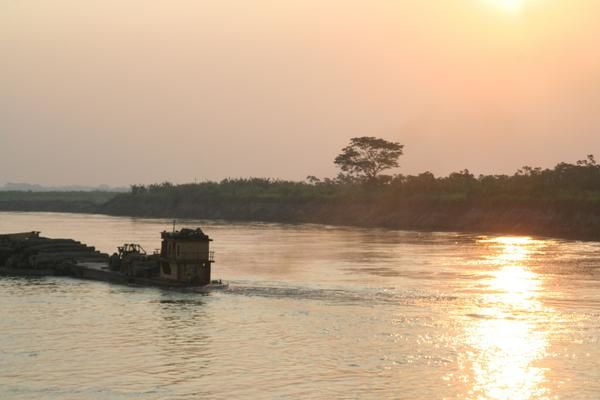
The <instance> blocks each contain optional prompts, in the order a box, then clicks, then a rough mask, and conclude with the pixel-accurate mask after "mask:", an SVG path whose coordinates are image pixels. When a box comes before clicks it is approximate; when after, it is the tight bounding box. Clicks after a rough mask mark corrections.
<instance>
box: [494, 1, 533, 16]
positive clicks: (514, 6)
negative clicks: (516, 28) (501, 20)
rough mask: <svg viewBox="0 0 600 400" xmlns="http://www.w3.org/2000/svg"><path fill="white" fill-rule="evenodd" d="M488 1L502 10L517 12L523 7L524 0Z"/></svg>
mask: <svg viewBox="0 0 600 400" xmlns="http://www.w3.org/2000/svg"><path fill="white" fill-rule="evenodd" d="M487 2H488V3H489V4H491V5H493V6H495V7H496V8H498V9H500V10H502V11H506V12H511V13H517V12H519V11H521V9H522V8H523V3H524V0H487Z"/></svg>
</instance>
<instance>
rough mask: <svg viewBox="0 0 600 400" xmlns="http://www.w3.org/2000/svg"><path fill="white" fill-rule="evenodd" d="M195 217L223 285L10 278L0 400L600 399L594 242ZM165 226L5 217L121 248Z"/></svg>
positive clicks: (8, 227) (4, 281)
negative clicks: (174, 287) (186, 289)
mask: <svg viewBox="0 0 600 400" xmlns="http://www.w3.org/2000/svg"><path fill="white" fill-rule="evenodd" d="M198 225H200V226H202V227H203V229H204V231H205V232H206V233H208V234H209V235H210V236H211V237H212V238H214V242H213V249H214V250H215V252H216V260H217V262H216V263H215V265H214V269H213V278H222V279H224V280H227V281H228V282H229V283H230V287H229V289H228V290H226V291H224V292H213V293H210V294H208V295H200V294H191V293H179V292H171V291H165V290H160V289H154V288H138V287H127V286H118V285H111V284H107V283H101V282H93V281H80V280H75V279H70V278H38V279H31V278H30V279H24V278H9V277H0V398H1V399H61V400H62V399H198V398H206V399H232V398H253V399H254V398H256V399H263V398H265V399H273V398H275V399H283V398H311V399H312V398H328V399H329V398H351V399H373V398H381V399H386V398H393V399H510V400H520V399H558V398H561V399H598V398H600V345H599V343H598V342H599V339H600V271H599V269H598V268H599V267H600V244H599V243H593V242H588V243H586V242H575V241H566V240H553V239H542V238H529V237H508V236H482V235H474V234H459V233H417V232H405V231H390V230H380V229H357V228H344V227H331V226H321V225H279V224H258V223H229V222H222V221H183V220H182V221H178V226H190V227H196V226H198ZM171 228H172V222H171V221H168V220H160V219H133V218H120V217H109V216H100V215H75V214H54V213H5V212H3V213H0V233H7V232H21V231H29V230H39V231H42V235H44V236H48V237H56V238H58V237H69V238H76V239H78V240H81V241H83V242H86V243H88V244H90V245H95V246H96V247H97V248H98V249H100V250H102V251H105V252H111V253H112V252H113V251H114V249H115V248H116V246H118V245H120V244H122V243H125V242H137V243H140V244H141V245H142V246H144V247H145V248H146V250H149V251H151V250H154V249H155V248H157V247H159V241H160V235H159V232H160V231H162V230H169V229H171Z"/></svg>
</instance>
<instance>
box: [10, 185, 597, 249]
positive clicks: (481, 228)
mask: <svg viewBox="0 0 600 400" xmlns="http://www.w3.org/2000/svg"><path fill="white" fill-rule="evenodd" d="M0 211H45V212H69V213H94V214H104V215H112V216H130V217H150V218H192V219H221V220H230V221H260V222H278V223H319V224H328V225H344V226H357V227H383V228H389V229H399V230H417V231H456V232H485V233H496V234H513V235H535V236H545V237H555V238H565V239H578V240H594V241H598V240H600V210H599V208H598V206H597V205H596V203H595V202H590V201H586V200H579V201H576V200H574V199H571V200H570V201H563V202H543V201H540V200H538V201H536V202H532V201H531V199H529V200H527V199H495V200H490V201H486V202H484V201H481V200H480V201H477V200H473V199H468V198H456V197H454V198H453V197H447V198H439V197H435V198H434V197H429V198H427V197H418V196H417V197H405V198H403V199H396V201H395V202H394V203H393V204H389V203H386V202H385V201H383V200H382V199H380V198H371V199H366V198H361V199H359V198H346V197H342V198H336V197H334V198H328V199H327V198H322V199H318V200H315V199H295V200H293V201H291V200H290V199H287V200H284V201H282V200H281V199H272V198H271V199H269V198H254V199H248V198H245V199H236V198H229V199H205V200H204V201H191V200H187V199H184V198H182V199H179V200H178V201H176V202H175V201H164V199H161V198H158V197H151V196H144V195H141V196H140V195H137V196H134V195H132V194H122V195H115V196H113V197H112V198H111V199H110V200H108V201H106V202H104V203H96V202H93V201H86V200H84V199H78V200H72V201H68V200H60V201H59V200H46V201H43V200H40V199H35V200H26V199H20V200H18V201H6V200H4V201H0Z"/></svg>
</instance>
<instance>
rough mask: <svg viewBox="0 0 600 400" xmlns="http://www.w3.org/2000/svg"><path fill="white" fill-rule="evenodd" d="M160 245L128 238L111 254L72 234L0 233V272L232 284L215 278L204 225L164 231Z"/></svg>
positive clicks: (169, 284)
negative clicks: (150, 247) (70, 236)
mask: <svg viewBox="0 0 600 400" xmlns="http://www.w3.org/2000/svg"><path fill="white" fill-rule="evenodd" d="M161 239H162V241H161V247H160V250H157V251H155V252H154V253H152V254H148V253H147V252H146V251H145V250H144V249H143V248H142V246H140V245H139V244H132V243H126V244H124V245H123V246H120V247H118V248H117V251H116V252H115V253H114V254H112V255H110V256H109V255H108V254H106V253H102V252H100V251H98V250H96V249H95V248H94V247H91V246H88V245H86V244H84V243H81V242H78V241H75V240H73V239H51V238H46V237H42V236H40V232H36V231H34V232H23V233H13V234H0V274H3V275H21V276H70V277H74V278H81V279H91V280H97V281H104V282H111V283H117V284H125V285H140V286H157V287H163V288H169V289H181V290H193V291H198V292H205V291H210V290H218V289H224V288H226V287H227V286H228V285H227V284H226V283H223V282H222V281H220V280H211V269H212V264H213V263H214V262H215V261H214V253H213V252H212V251H210V242H211V241H212V239H211V238H210V237H208V235H206V234H205V233H204V232H203V231H202V229H200V228H196V229H187V228H183V229H181V230H177V231H176V230H173V231H172V232H166V231H165V232H162V233H161Z"/></svg>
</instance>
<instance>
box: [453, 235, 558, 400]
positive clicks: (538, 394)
mask: <svg viewBox="0 0 600 400" xmlns="http://www.w3.org/2000/svg"><path fill="white" fill-rule="evenodd" d="M480 243H481V244H482V245H484V246H487V247H488V249H489V250H490V256H489V257H488V258H487V259H486V261H485V263H484V264H485V265H486V266H487V265H489V268H490V269H491V271H488V275H486V278H484V279H483V280H482V282H481V283H482V284H483V291H482V298H481V302H480V304H479V305H478V307H477V308H475V309H474V310H473V313H472V314H471V315H470V316H471V318H469V320H467V323H466V327H465V328H466V336H467V337H466V341H467V343H466V344H467V346H469V348H470V349H471V351H469V352H468V354H467V355H466V357H467V363H468V365H469V366H470V370H471V372H470V374H471V375H472V376H471V381H472V385H471V390H470V396H471V398H473V399H511V400H521V399H522V400H526V399H537V398H545V397H546V396H547V395H548V393H547V388H546V385H545V380H546V377H545V374H546V369H545V368H544V367H543V365H542V363H541V360H542V359H543V357H544V355H545V353H546V349H547V347H548V340H549V339H548V334H547V332H546V331H545V330H544V329H543V326H542V324H543V322H544V320H545V317H546V316H547V315H548V312H549V310H548V309H547V308H546V307H545V306H544V304H543V303H542V302H541V301H540V299H539V294H540V291H541V289H542V286H543V281H542V277H541V276H540V275H538V274H536V273H535V272H534V271H533V270H532V269H531V268H530V265H529V263H530V259H531V255H532V252H534V251H536V250H538V249H539V248H541V247H543V246H544V242H543V241H537V240H533V239H531V238H521V237H499V238H495V239H489V240H482V241H480Z"/></svg>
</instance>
